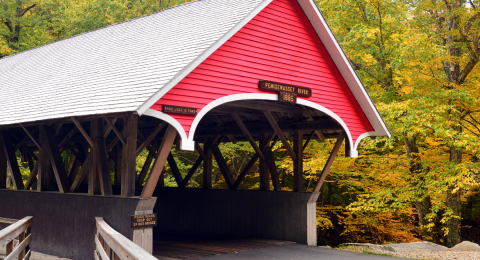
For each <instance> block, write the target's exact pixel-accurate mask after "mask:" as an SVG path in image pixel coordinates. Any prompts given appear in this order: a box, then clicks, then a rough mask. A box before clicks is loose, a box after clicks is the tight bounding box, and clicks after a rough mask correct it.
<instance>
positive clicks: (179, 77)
mask: <svg viewBox="0 0 480 260" xmlns="http://www.w3.org/2000/svg"><path fill="white" fill-rule="evenodd" d="M272 1H273V0H264V1H263V2H262V3H260V4H259V5H258V6H257V7H256V8H255V9H253V11H252V12H250V13H249V14H248V15H247V16H246V17H245V18H243V19H242V20H241V21H240V22H239V23H237V24H236V25H235V26H234V27H233V28H232V29H231V30H230V31H228V32H227V33H226V34H225V35H224V36H223V37H222V38H220V39H219V40H218V41H217V42H215V43H214V44H213V45H212V46H210V47H209V48H208V49H207V50H205V51H204V52H203V53H202V54H201V55H200V56H198V58H197V59H195V60H194V61H193V62H191V63H190V64H189V65H188V66H187V67H185V68H184V69H183V70H182V71H180V72H179V73H178V74H177V75H176V76H175V77H174V78H173V79H172V80H171V81H170V82H168V83H167V84H166V85H165V86H163V87H162V88H161V89H160V90H159V91H158V92H157V93H155V94H154V95H153V96H152V97H150V98H149V99H148V100H147V101H146V102H145V103H143V104H142V105H141V106H140V107H139V108H138V109H137V113H138V114H139V115H142V114H143V113H145V111H147V110H148V109H150V107H152V106H153V105H154V104H155V102H157V101H158V100H159V99H160V98H162V97H163V95H165V94H167V93H168V91H170V90H171V89H172V88H173V87H175V85H177V84H178V83H179V82H180V81H181V80H182V79H184V78H185V77H186V76H187V75H188V74H190V72H192V71H193V70H194V69H195V68H196V67H198V65H200V64H201V63H202V62H204V61H205V60H206V59H207V58H208V57H210V55H212V54H213V53H214V52H215V51H216V50H217V49H218V48H220V47H221V46H222V45H223V44H225V42H227V41H228V40H229V39H230V38H231V37H232V36H233V35H235V34H236V33H237V32H238V31H240V29H242V28H243V27H244V26H245V25H246V24H247V23H249V22H250V21H251V20H252V19H253V18H254V17H255V16H257V15H258V14H259V13H260V12H261V11H262V10H263V9H264V8H265V7H267V6H268V5H269V4H270V3H271V2H272Z"/></svg>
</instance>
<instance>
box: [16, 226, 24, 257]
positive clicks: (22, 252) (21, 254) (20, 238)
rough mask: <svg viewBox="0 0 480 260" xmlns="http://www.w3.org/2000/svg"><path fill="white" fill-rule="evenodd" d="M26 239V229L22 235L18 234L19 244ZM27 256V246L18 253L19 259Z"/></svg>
mask: <svg viewBox="0 0 480 260" xmlns="http://www.w3.org/2000/svg"><path fill="white" fill-rule="evenodd" d="M23 240H25V231H23V232H22V233H21V234H20V236H18V244H20V243H22V242H23ZM24 257H25V248H24V249H23V250H22V251H21V252H20V254H19V255H18V260H23V258H24Z"/></svg>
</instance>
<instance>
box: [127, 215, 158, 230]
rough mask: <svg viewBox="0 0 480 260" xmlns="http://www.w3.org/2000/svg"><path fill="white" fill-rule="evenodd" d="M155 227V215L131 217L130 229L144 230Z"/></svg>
mask: <svg viewBox="0 0 480 260" xmlns="http://www.w3.org/2000/svg"><path fill="white" fill-rule="evenodd" d="M155 226H157V214H147V215H137V216H132V228H146V227H155Z"/></svg>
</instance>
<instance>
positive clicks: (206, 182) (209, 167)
mask: <svg viewBox="0 0 480 260" xmlns="http://www.w3.org/2000/svg"><path fill="white" fill-rule="evenodd" d="M207 143H209V142H205V144H204V146H203V148H204V149H205V145H206V144H207ZM204 152H205V155H206V157H207V158H206V159H205V160H204V161H203V188H204V189H211V188H212V172H213V154H212V151H211V150H210V149H208V150H207V151H204Z"/></svg>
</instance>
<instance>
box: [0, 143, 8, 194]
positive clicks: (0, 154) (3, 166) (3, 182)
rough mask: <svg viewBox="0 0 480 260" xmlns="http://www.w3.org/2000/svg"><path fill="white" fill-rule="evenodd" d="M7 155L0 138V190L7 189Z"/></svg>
mask: <svg viewBox="0 0 480 260" xmlns="http://www.w3.org/2000/svg"><path fill="white" fill-rule="evenodd" d="M7 167H8V165H7V155H6V154H5V148H4V144H3V138H0V189H5V188H7V173H8V172H7Z"/></svg>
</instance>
